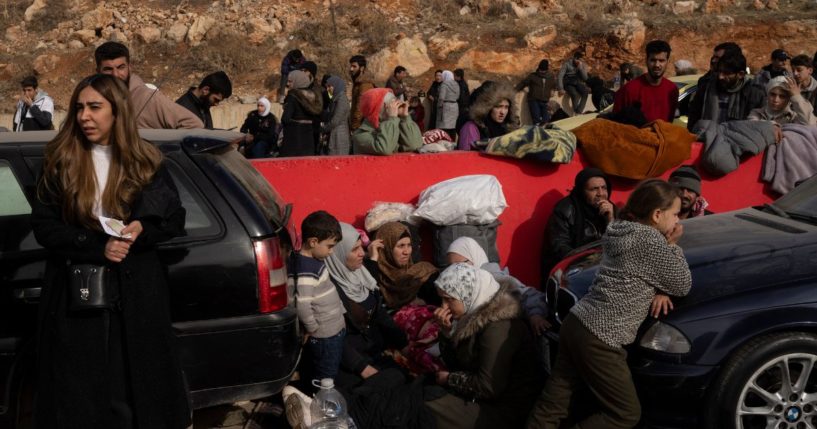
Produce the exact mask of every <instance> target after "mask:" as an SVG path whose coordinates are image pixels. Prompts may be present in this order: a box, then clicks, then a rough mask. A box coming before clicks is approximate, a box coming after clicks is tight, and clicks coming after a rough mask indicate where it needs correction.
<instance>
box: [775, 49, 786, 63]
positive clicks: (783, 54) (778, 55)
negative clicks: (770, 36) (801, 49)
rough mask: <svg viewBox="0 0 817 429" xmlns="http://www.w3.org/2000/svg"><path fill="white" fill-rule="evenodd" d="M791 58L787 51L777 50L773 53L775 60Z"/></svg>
mask: <svg viewBox="0 0 817 429" xmlns="http://www.w3.org/2000/svg"><path fill="white" fill-rule="evenodd" d="M790 58H791V57H790V56H789V53H788V52H786V50H785V49H775V50H773V51H772V59H773V60H788V59H790Z"/></svg>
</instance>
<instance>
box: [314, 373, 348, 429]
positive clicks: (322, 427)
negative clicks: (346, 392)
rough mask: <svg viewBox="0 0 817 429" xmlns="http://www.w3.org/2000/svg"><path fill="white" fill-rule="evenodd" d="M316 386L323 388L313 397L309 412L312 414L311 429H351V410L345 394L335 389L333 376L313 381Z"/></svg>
mask: <svg viewBox="0 0 817 429" xmlns="http://www.w3.org/2000/svg"><path fill="white" fill-rule="evenodd" d="M312 384H313V385H315V387H320V388H321V390H320V391H318V393H316V394H315V398H314V399H312V405H310V406H309V412H310V414H311V415H312V426H310V427H309V428H310V429H349V412H348V409H347V407H346V400H345V399H343V395H341V394H340V392H338V391H337V390H335V382H334V381H333V380H332V379H331V378H324V379H321V381H320V383H318V381H317V380H314V381H312Z"/></svg>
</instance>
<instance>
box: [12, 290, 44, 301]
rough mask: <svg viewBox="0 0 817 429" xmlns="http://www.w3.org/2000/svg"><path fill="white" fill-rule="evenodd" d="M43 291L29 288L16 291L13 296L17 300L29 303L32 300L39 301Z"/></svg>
mask: <svg viewBox="0 0 817 429" xmlns="http://www.w3.org/2000/svg"><path fill="white" fill-rule="evenodd" d="M42 291H43V288H41V287H29V288H24V289H14V291H13V293H12V294H13V295H14V297H15V298H17V299H19V300H22V301H26V302H28V301H30V300H34V299H39V298H40V294H41V293H42Z"/></svg>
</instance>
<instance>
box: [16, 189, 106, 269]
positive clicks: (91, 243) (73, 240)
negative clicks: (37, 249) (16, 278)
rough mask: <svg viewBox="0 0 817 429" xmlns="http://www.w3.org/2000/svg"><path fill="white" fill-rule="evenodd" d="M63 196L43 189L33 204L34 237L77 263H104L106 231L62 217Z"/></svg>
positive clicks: (44, 245) (49, 248) (32, 225)
mask: <svg viewBox="0 0 817 429" xmlns="http://www.w3.org/2000/svg"><path fill="white" fill-rule="evenodd" d="M59 201H60V197H59V196H57V195H54V194H50V193H47V192H43V195H41V196H39V197H38V198H35V199H34V203H33V204H32V207H31V227H32V229H33V231H34V237H35V238H36V239H37V242H38V243H40V245H41V246H43V247H44V248H46V249H48V250H50V251H52V252H55V253H57V254H58V255H61V256H64V257H66V258H69V259H73V260H76V262H84V263H91V264H99V265H101V264H104V263H106V262H107V260H106V259H105V244H106V243H107V242H108V235H107V234H105V233H104V232H102V231H95V230H92V229H88V228H83V227H78V226H74V225H70V224H68V223H67V222H65V221H64V220H63V218H62V208H61V207H60V204H59Z"/></svg>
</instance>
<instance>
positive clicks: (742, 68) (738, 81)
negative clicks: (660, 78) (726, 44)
mask: <svg viewBox="0 0 817 429" xmlns="http://www.w3.org/2000/svg"><path fill="white" fill-rule="evenodd" d="M765 98H766V94H765V91H764V90H763V89H762V88H761V87H759V86H757V85H755V84H753V83H752V78H751V77H748V76H746V57H744V56H743V54H741V53H740V52H737V51H727V52H726V53H725V54H724V56H723V57H721V58H720V60H719V61H718V65H717V79H713V80H710V81H709V83H708V84H707V85H706V86H705V87H703V88H698V92H697V94H695V98H694V99H693V100H692V102H690V103H689V115H688V116H689V123H688V124H687V128H688V129H690V130H692V131H693V132H694V130H695V124H696V123H697V122H698V121H699V120H701V119H707V120H711V121H715V122H716V123H718V124H721V123H724V122H728V121H735V120H744V119H746V118H747V117H748V116H749V112H751V111H752V109H755V108H758V107H763V104H764V102H765Z"/></svg>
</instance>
